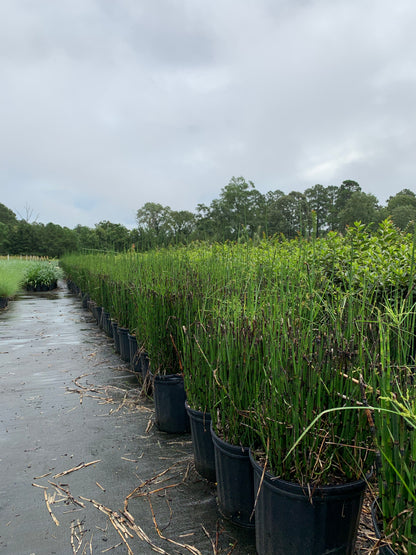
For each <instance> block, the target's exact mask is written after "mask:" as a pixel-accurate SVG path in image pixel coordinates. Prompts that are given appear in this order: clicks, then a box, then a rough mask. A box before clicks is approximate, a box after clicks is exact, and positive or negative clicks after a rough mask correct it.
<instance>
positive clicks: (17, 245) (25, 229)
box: [10, 220, 39, 255]
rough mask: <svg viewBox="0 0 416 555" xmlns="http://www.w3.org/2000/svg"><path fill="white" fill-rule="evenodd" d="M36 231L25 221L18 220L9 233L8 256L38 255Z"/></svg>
mask: <svg viewBox="0 0 416 555" xmlns="http://www.w3.org/2000/svg"><path fill="white" fill-rule="evenodd" d="M36 231H37V229H36V228H35V227H34V226H32V224H30V223H28V222H27V221H26V220H19V221H18V222H17V224H16V225H14V226H13V228H12V230H11V232H10V254H18V255H19V254H24V255H26V254H27V255H31V254H38V245H39V241H38V240H37V237H36Z"/></svg>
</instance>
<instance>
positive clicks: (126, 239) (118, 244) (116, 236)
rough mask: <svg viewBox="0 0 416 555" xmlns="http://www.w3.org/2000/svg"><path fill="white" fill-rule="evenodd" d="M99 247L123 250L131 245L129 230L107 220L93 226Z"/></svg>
mask: <svg viewBox="0 0 416 555" xmlns="http://www.w3.org/2000/svg"><path fill="white" fill-rule="evenodd" d="M95 234H96V237H97V240H98V248H99V249H108V250H115V251H124V250H127V249H129V248H130V247H131V242H130V234H129V230H128V229H127V228H126V227H124V226H123V225H121V224H114V223H112V222H109V221H107V220H104V221H102V222H99V223H98V224H96V226H95Z"/></svg>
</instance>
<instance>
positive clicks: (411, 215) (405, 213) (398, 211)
mask: <svg viewBox="0 0 416 555" xmlns="http://www.w3.org/2000/svg"><path fill="white" fill-rule="evenodd" d="M386 210H387V213H388V216H390V217H391V219H392V221H393V223H394V224H395V225H396V226H397V227H398V228H400V229H402V230H405V229H407V227H408V226H409V224H410V223H414V222H416V195H415V193H414V192H413V191H410V189H403V190H402V191H400V192H399V193H397V195H394V196H391V197H390V198H389V199H388V201H387V207H386Z"/></svg>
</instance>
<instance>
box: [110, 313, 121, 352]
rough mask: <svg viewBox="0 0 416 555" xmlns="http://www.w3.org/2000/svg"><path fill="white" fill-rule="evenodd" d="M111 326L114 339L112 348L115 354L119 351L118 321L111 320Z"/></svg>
mask: <svg viewBox="0 0 416 555" xmlns="http://www.w3.org/2000/svg"><path fill="white" fill-rule="evenodd" d="M111 327H112V328H113V339H114V350H115V352H116V353H117V354H119V353H120V339H119V337H118V323H117V322H116V321H115V320H112V321H111Z"/></svg>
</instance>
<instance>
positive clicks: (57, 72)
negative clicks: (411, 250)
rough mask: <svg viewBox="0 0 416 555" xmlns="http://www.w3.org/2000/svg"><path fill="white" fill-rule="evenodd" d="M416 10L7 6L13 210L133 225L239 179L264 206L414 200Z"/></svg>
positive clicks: (382, 1) (5, 146)
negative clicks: (337, 194) (327, 188)
mask: <svg viewBox="0 0 416 555" xmlns="http://www.w3.org/2000/svg"><path fill="white" fill-rule="evenodd" d="M415 20H416V6H415V5H414V3H413V2H410V1H408V0H402V1H401V2H399V3H396V4H392V3H391V2H387V0H379V1H378V2H374V1H372V0H361V1H358V0H350V1H348V2H347V1H346V0H345V1H344V0H331V1H329V0H309V1H308V0H305V1H292V0H291V1H289V0H280V1H273V2H272V1H271V0H257V1H256V2H254V1H251V0H247V1H245V2H237V1H236V0H223V1H221V2H218V1H214V2H210V3H207V2H202V0H164V1H162V0H161V1H158V2H155V1H154V0H147V1H144V0H143V1H140V2H138V1H137V0H119V1H117V2H114V1H110V0H61V1H60V2H55V1H54V0H39V1H38V2H36V3H34V2H30V1H28V0H3V2H2V3H1V5H0V79H1V83H2V86H1V88H0V121H1V122H2V132H1V135H0V191H1V193H2V195H1V199H0V202H2V203H3V204H6V206H8V207H9V208H11V209H12V210H15V211H22V210H23V208H24V206H25V205H29V206H31V207H32V208H33V212H34V213H35V214H39V220H40V221H43V222H45V223H46V222H48V221H53V222H55V223H59V224H61V225H68V226H69V227H73V226H75V225H77V224H82V225H90V226H92V225H94V224H95V223H98V222H99V221H101V220H111V221H114V222H120V223H123V224H125V225H129V226H130V225H134V215H135V212H136V210H137V209H138V208H140V206H142V205H143V204H144V203H145V202H148V201H154V202H160V203H162V204H166V205H170V206H171V207H172V208H174V209H189V210H193V209H194V208H195V207H196V205H197V204H198V203H200V202H203V203H209V202H210V200H211V199H212V198H214V197H216V196H218V194H219V191H220V189H221V188H222V187H223V186H225V185H226V184H227V183H228V181H229V179H230V178H231V176H233V175H244V176H245V177H246V178H247V179H251V180H253V181H254V183H255V184H256V186H257V188H258V189H259V190H261V191H263V192H266V191H267V190H273V189H277V188H278V189H282V190H283V191H285V192H289V191H291V190H299V191H301V190H304V189H305V188H307V187H310V186H313V185H314V184H315V183H322V184H324V185H329V184H334V185H339V184H340V183H341V182H342V181H343V180H344V179H355V180H357V181H358V182H359V183H360V184H361V186H362V187H363V189H364V190H365V191H367V192H371V193H373V194H375V195H376V196H377V198H379V199H380V200H381V201H382V202H385V200H386V199H387V198H388V197H389V196H390V195H391V194H395V193H397V192H398V191H399V190H401V189H403V188H404V187H407V188H410V189H414V184H413V180H414V176H415V170H416V162H415V158H414V155H413V153H414V151H415V140H416V131H415V129H416V126H415V125H414V124H415V122H414V117H415V116H414V115H413V114H414V109H413V98H415V92H416V91H415V84H416V63H415V60H416V58H415V53H416V52H415V43H414V38H413V29H414V28H415V23H416V21H415Z"/></svg>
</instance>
